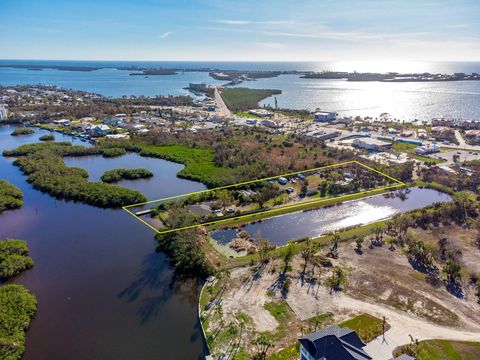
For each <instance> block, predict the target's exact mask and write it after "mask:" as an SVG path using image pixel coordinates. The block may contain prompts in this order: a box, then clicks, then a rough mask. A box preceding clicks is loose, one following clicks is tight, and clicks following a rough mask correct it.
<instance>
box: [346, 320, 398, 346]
mask: <svg viewBox="0 0 480 360" xmlns="http://www.w3.org/2000/svg"><path fill="white" fill-rule="evenodd" d="M339 326H340V327H346V328H349V329H351V330H354V331H355V332H356V333H357V335H358V336H359V337H360V339H361V340H362V341H363V342H365V343H368V342H369V341H372V340H373V339H375V338H376V337H377V336H380V335H382V333H383V331H387V330H388V328H389V326H388V325H387V323H384V322H383V320H382V319H379V318H377V317H375V316H372V315H369V314H361V315H358V316H355V317H354V318H352V319H350V320H347V321H344V322H342V323H341V324H339Z"/></svg>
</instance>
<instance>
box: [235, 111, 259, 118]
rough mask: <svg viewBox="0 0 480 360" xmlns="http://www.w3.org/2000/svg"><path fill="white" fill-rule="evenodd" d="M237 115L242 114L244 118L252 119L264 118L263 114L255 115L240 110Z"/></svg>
mask: <svg viewBox="0 0 480 360" xmlns="http://www.w3.org/2000/svg"><path fill="white" fill-rule="evenodd" d="M235 115H237V116H240V117H244V118H250V119H262V117H261V116H258V115H253V114H250V113H248V112H239V113H236V114H235Z"/></svg>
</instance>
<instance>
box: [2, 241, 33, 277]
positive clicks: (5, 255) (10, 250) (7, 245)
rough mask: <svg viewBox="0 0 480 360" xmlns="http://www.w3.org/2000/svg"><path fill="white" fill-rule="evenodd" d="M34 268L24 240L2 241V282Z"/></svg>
mask: <svg viewBox="0 0 480 360" xmlns="http://www.w3.org/2000/svg"><path fill="white" fill-rule="evenodd" d="M32 267H33V260H32V258H31V257H30V256H29V250H28V247H27V243H26V242H25V241H24V240H15V239H5V240H0V280H2V281H5V280H7V279H10V278H12V277H14V276H16V275H18V274H20V273H21V272H22V271H25V270H28V269H30V268H32Z"/></svg>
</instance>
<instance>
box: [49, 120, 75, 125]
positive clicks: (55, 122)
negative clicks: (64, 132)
mask: <svg viewBox="0 0 480 360" xmlns="http://www.w3.org/2000/svg"><path fill="white" fill-rule="evenodd" d="M53 123H54V124H55V125H61V126H70V124H71V122H70V120H67V119H60V120H54V121H53Z"/></svg>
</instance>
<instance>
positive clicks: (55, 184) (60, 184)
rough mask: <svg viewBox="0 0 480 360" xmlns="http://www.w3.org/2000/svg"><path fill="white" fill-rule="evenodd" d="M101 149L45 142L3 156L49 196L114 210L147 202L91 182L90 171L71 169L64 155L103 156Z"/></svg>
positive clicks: (139, 196) (137, 194)
mask: <svg viewBox="0 0 480 360" xmlns="http://www.w3.org/2000/svg"><path fill="white" fill-rule="evenodd" d="M102 151H103V149H102V148H98V147H90V148H87V147H83V146H75V145H72V144H71V143H68V142H59V143H54V142H44V143H37V144H27V145H22V146H20V147H18V148H17V149H14V150H8V151H4V152H3V155H4V156H13V157H16V158H17V160H15V161H14V163H13V164H14V165H16V166H18V167H19V168H20V170H22V171H23V173H24V174H25V175H27V176H28V178H27V181H28V182H29V183H31V184H32V185H33V187H34V188H35V189H39V190H41V191H43V192H46V193H48V194H50V195H51V196H53V197H55V198H57V199H66V200H75V201H79V202H82V203H85V204H89V205H93V206H97V207H102V208H112V207H121V206H125V205H129V204H133V203H138V202H143V201H146V198H145V196H144V195H143V194H141V193H140V192H138V191H135V190H130V189H126V188H123V187H121V186H116V185H110V184H105V183H102V182H89V181H88V172H87V171H85V170H84V169H80V168H76V167H68V166H66V165H65V163H64V161H63V157H64V156H86V155H100V154H101V153H102Z"/></svg>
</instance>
